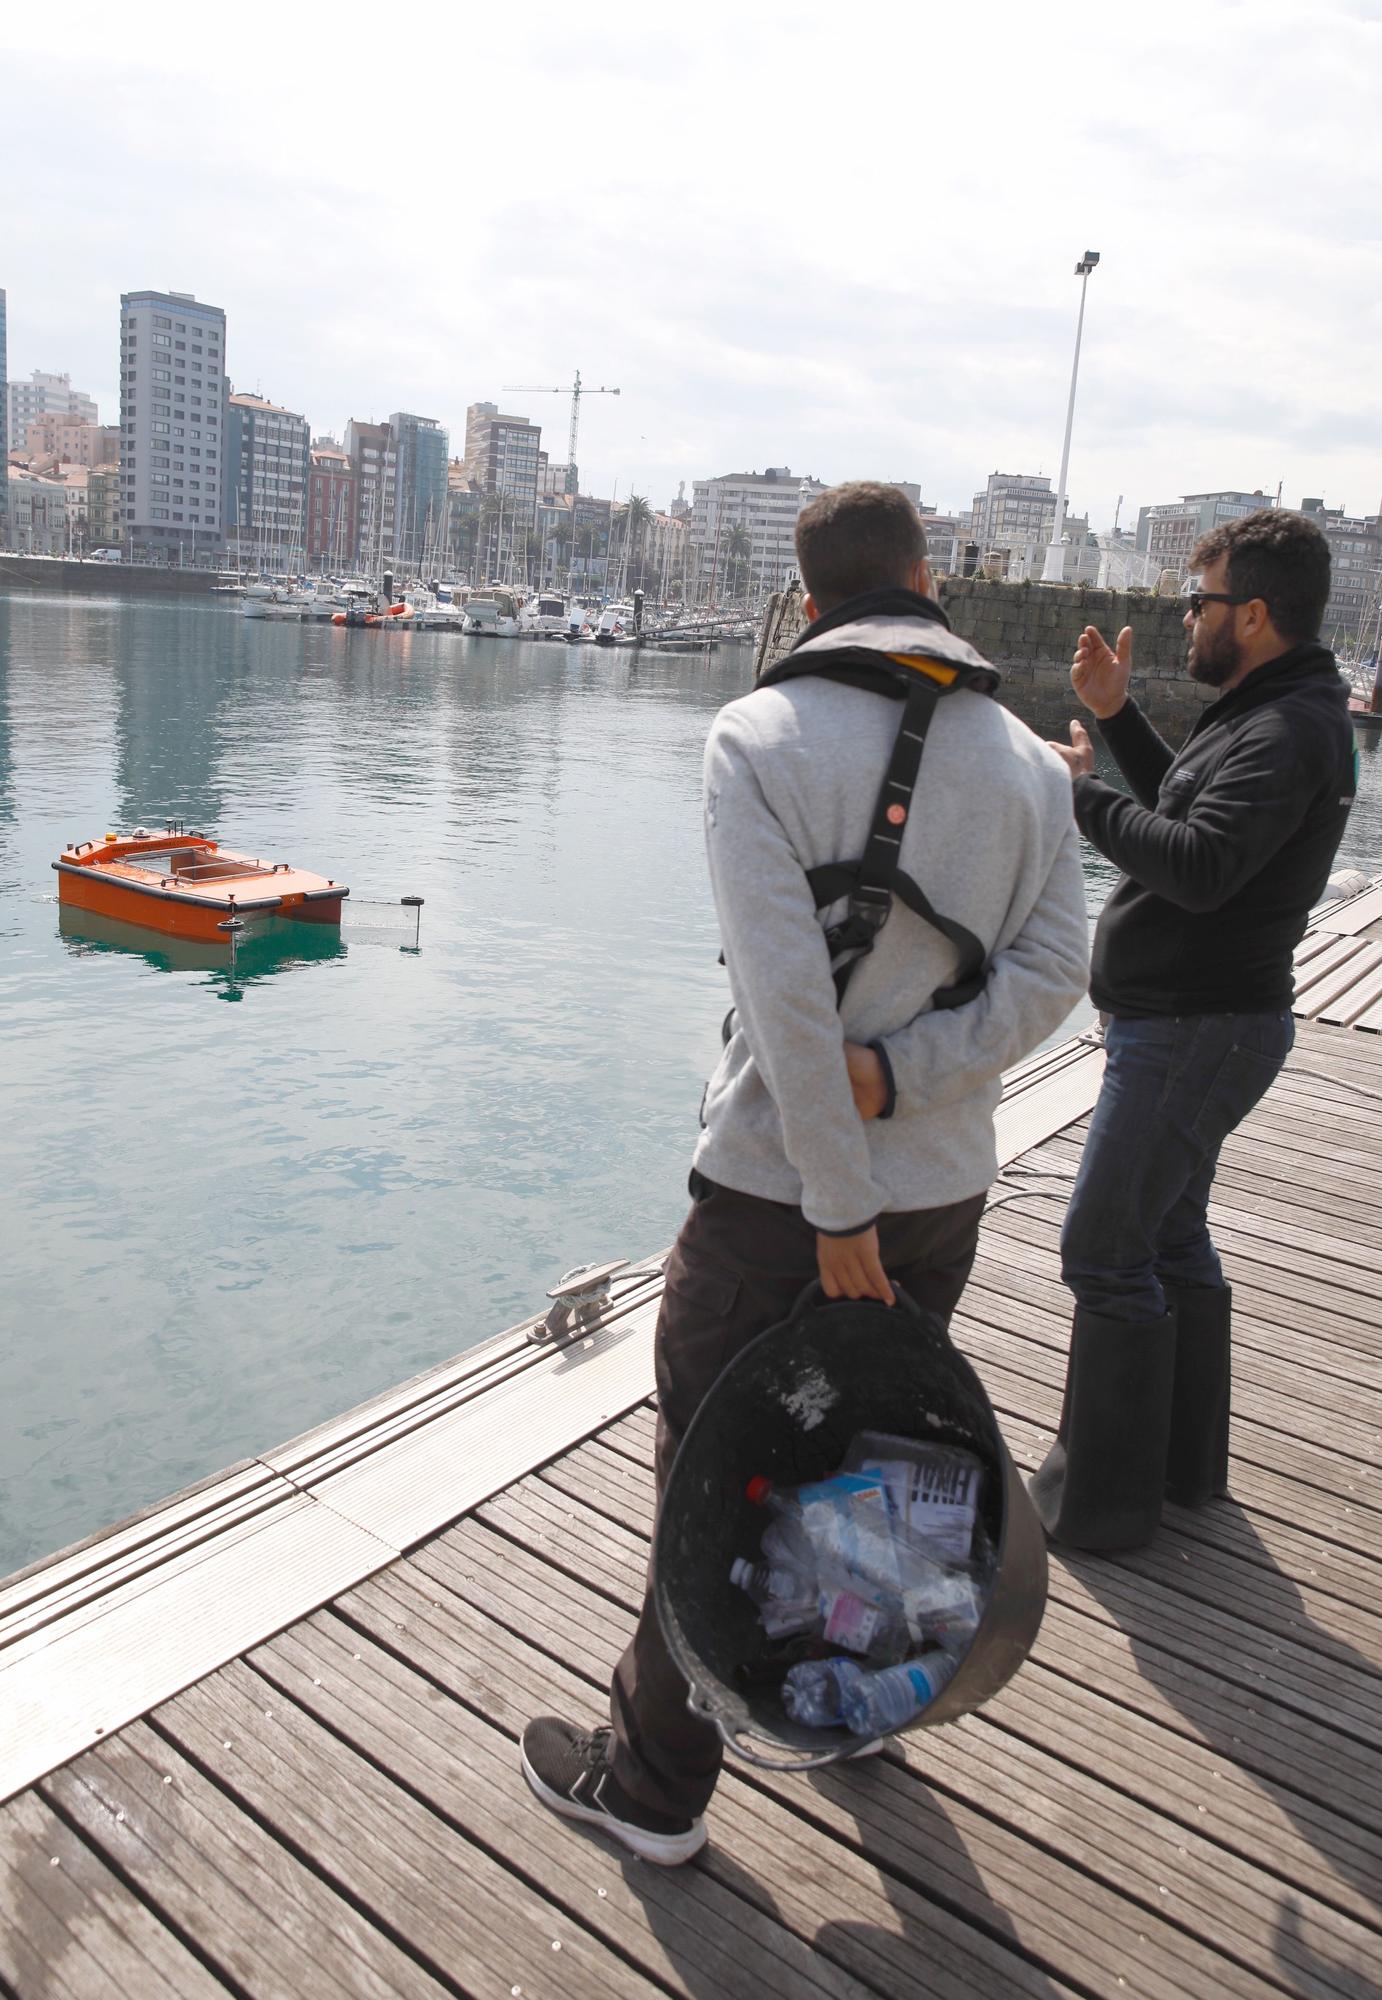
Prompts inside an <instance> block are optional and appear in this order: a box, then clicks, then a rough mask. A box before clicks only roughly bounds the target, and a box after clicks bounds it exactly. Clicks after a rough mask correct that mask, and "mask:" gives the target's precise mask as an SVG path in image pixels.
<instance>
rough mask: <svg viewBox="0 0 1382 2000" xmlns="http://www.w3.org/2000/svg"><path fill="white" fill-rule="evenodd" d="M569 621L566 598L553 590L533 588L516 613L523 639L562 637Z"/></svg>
mask: <svg viewBox="0 0 1382 2000" xmlns="http://www.w3.org/2000/svg"><path fill="white" fill-rule="evenodd" d="M569 623H570V617H569V613H568V612H567V608H566V599H565V598H564V597H562V596H560V595H559V594H558V593H557V592H556V591H554V590H535V591H534V592H533V594H532V596H531V597H530V598H528V599H527V601H526V602H525V604H524V606H523V609H522V610H521V611H520V612H519V614H518V630H519V634H520V636H521V637H522V638H524V639H564V638H565V637H566V633H567V628H568V625H569Z"/></svg>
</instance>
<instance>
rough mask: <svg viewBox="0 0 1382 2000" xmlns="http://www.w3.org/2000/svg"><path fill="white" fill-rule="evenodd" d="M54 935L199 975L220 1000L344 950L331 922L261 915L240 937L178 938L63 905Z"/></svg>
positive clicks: (88, 949)
mask: <svg viewBox="0 0 1382 2000" xmlns="http://www.w3.org/2000/svg"><path fill="white" fill-rule="evenodd" d="M58 933H59V935H60V936H61V937H62V939H63V941H64V943H65V944H66V945H67V948H68V950H69V951H70V952H71V953H72V955H73V957H74V958H83V957H85V956H86V955H87V954H89V953H92V952H104V951H112V952H120V953H123V954H124V955H125V956H126V957H133V958H138V959H141V960H142V961H143V963H144V964H145V965H146V966H147V967H148V968H149V970H150V971H151V972H200V973H204V974H205V975H206V977H205V978H204V979H202V980H201V981H199V982H198V983H199V984H201V985H202V986H206V987H209V988H210V989H211V990H212V991H213V992H214V993H215V994H216V997H217V998H218V999H220V1000H239V999H241V998H242V997H243V994H244V990H245V988H246V987H247V986H254V985H255V984H257V983H258V981H260V980H262V979H268V978H269V977H270V976H271V975H272V974H273V973H275V972H286V971H289V970H290V969H291V968H292V967H294V966H303V965H320V964H322V963H323V962H324V961H326V960H329V959H334V958H341V957H343V956H344V955H345V950H346V945H345V941H344V939H343V938H342V936H341V933H340V931H339V930H337V929H336V927H335V925H334V924H300V923H294V922H292V921H291V920H290V919H287V918H280V917H266V918H262V919H261V920H259V921H258V922H256V923H251V924H247V925H246V927H245V931H244V934H243V936H241V937H238V938H234V939H229V938H228V939H219V938H218V939H215V940H211V939H205V938H179V937H170V936H168V934H167V933H166V932H164V931H151V930H144V929H142V928H141V927H140V926H139V925H137V924H124V923H121V922H120V921H119V920H118V919H117V918H115V917H104V916H101V915H100V914H99V913H98V912H97V911H95V910H76V909H73V908H71V907H70V906H69V905H67V904H59V906H58ZM409 935H410V938H411V933H410V934H409Z"/></svg>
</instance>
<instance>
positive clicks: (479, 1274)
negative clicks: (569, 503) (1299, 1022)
mask: <svg viewBox="0 0 1382 2000" xmlns="http://www.w3.org/2000/svg"><path fill="white" fill-rule="evenodd" d="M750 675H751V664H750V660H749V656H748V653H747V651H746V650H742V649H734V650H729V651H724V652H721V653H717V654H714V655H712V656H711V657H710V658H708V659H707V658H703V657H678V656H675V655H663V656H645V657H643V658H641V659H634V658H633V657H632V656H631V655H629V654H628V653H619V652H613V653H611V652H606V651H600V650H596V649H594V648H585V647H570V648H568V647H566V646H560V645H547V646H534V645H522V644H515V643H506V642H498V641H494V640H489V641H484V640H481V641H474V642H472V641H469V640H463V639H458V638H456V637H453V636H451V635H448V634H442V633H436V634H428V633H406V634H404V633H398V634H390V635H389V637H388V638H387V639H381V638H379V637H377V636H376V635H375V634H374V633H373V632H369V631H357V632H351V631H341V630H333V629H331V628H325V629H322V628H317V627H311V626H300V625H291V626H290V625H282V626H276V625H274V624H273V623H272V622H271V621H269V620H257V621H256V620H245V619H242V618H240V617H239V616H238V615H237V614H236V612H235V611H234V609H233V608H229V607H225V606H222V605H208V604H199V603H195V602H166V603H165V602H154V603H148V604H137V603H133V602H128V601H119V600H110V601H101V600H96V599H54V600H49V601H46V602H45V601H42V600H38V599H34V598H28V597H21V596H15V597H13V598H11V599H8V600H6V599H4V598H0V1035H2V1036H3V1054H2V1055H0V1180H2V1181H3V1185H4V1188H5V1196H6V1198H5V1206H4V1209H3V1211H0V1215H2V1216H3V1221H0V1229H3V1232H4V1239H3V1256H4V1271H5V1288H6V1290H5V1296H6V1306H7V1315H6V1329H5V1330H6V1345H5V1348H4V1351H3V1361H0V1371H2V1375H0V1574H3V1573H4V1572H5V1571H7V1570H8V1569H10V1568H12V1567H14V1566H15V1565H17V1564H18V1563H20V1562H22V1561H24V1560H27V1559H29V1558H30V1557H34V1556H38V1555H40V1554H42V1553H44V1552H46V1551H47V1550H49V1549H52V1548H54V1547H56V1546H58V1545H59V1544H61V1543H63V1542H65V1541H68V1540H71V1539H73V1538H75V1537H77V1536H79V1535H82V1534H86V1533H88V1532H90V1531H91V1530H93V1529H95V1528H97V1527H99V1526H101V1525H102V1524H103V1523H105V1522H109V1521H113V1520H116V1519H118V1518H119V1517H120V1516H122V1515H124V1514H126V1513H128V1512H130V1511H131V1510H132V1509H134V1508H136V1507H139V1506H142V1505H144V1504H146V1503H148V1502H150V1501H153V1500H155V1499H157V1498H158V1497H159V1496H160V1495H162V1494H164V1493H167V1492H170V1491H172V1490H174V1489H175V1488H177V1487H179V1486H181V1485H184V1484H186V1483H188V1482H189V1481H191V1480H193V1479H195V1478H199V1477H201V1476H203V1475H205V1474H207V1473H209V1472H212V1471H214V1470H216V1469H217V1468H218V1467H219V1466H222V1465H225V1464H227V1463H229V1462H231V1461H233V1460H234V1459H236V1458H239V1457H244V1456H248V1455H250V1454H252V1453H255V1452H259V1451H263V1450H265V1449H266V1448H268V1447H271V1446H273V1445H275V1444H278V1443H280V1442H281V1441H282V1440H283V1439H285V1438H287V1437H290V1436H292V1435H293V1434H294V1433H295V1432H298V1431H301V1430H305V1429H307V1428H308V1427H309V1426H310V1425H312V1424H314V1423H316V1422H318V1421H320V1420H321V1419H323V1418H325V1417H327V1416H329V1415H331V1414H333V1413H335V1412H337V1411H339V1410H342V1409H345V1408H346V1407H348V1406H349V1405H350V1404H352V1403H354V1402H357V1401H359V1400H360V1399H361V1398H363V1397H366V1396H369V1395H371V1394H373V1393H375V1392H376V1391H378V1390H381V1389H384V1388H386V1387H388V1386H389V1385H391V1384H392V1383H395V1382H398V1381H400V1380H402V1379H404V1378H405V1377H407V1376H408V1375H411V1374H413V1373H415V1372H416V1371H417V1370H419V1369H421V1368H423V1367H425V1366H427V1365H428V1364H429V1363H430V1362H433V1361H436V1360H439V1359H441V1358H444V1357H445V1356H447V1355H449V1354H453V1353H455V1352H456V1351H457V1350H459V1349H461V1348H463V1347H465V1346H466V1345H468V1344H469V1343H471V1342H473V1341H475V1340H477V1339H481V1338H484V1337H485V1336H487V1335H488V1334H490V1333H492V1332H494V1331H496V1330H497V1329H499V1328H501V1327H503V1326H506V1325H510V1324H512V1323H513V1322H514V1321H515V1320H518V1319H520V1318H522V1317H524V1316H525V1315H526V1314H527V1313H529V1312H531V1311H535V1310H536V1309H537V1308H538V1307H539V1306H540V1305H541V1304H542V1302H543V1294H544V1293H545V1291H546V1288H547V1287H548V1285H550V1284H551V1283H552V1282H553V1280H554V1278H555V1277H557V1276H558V1275H559V1274H560V1273H561V1272H562V1271H563V1270H566V1269H568V1268H569V1267H570V1266H571V1265H573V1264H577V1263H588V1262H595V1261H599V1260H601V1259H603V1258H607V1257H614V1256H621V1255H624V1256H640V1255H643V1254H645V1253H647V1252H649V1251H651V1250H654V1249H657V1248H659V1247H660V1246H662V1245H664V1244H666V1243H667V1242H668V1241H670V1239H671V1237H672V1235H673V1233H674V1232H675V1229H676V1227H677V1224H678V1222H679V1221H680V1218H681V1213H682V1210H683V1208H684V1203H685V1184H686V1166H687V1160H688V1157H689V1153H690V1149H691V1145H692V1143H693V1140H694V1136H695V1130H696V1111H697V1106H698V1104H699V1101H700V1093H701V1085H702V1082H703V1080H704V1078H705V1075H706V1074H707V1072H708V1071H709V1069H710V1068H712V1067H713V1065H714V1062H715V1060H716V1056H717V1052H718V1030H719V1022H720V1019H721V1017H722V1015H723V1013H724V1009H725V1006H726V994H725V984H724V974H723V972H722V971H721V970H720V968H719V967H718V966H717V964H716V957H717V953H718V949H719V944H718V939H717V936H716V931H715V923H714V915H713V911H712V908H711V904H710V897H709V889H708V885H707V882H706V875H705V866H704V859H703V851H702V837H701V822H700V769H701V752H702V747H703V745H704V741H705V734H706V729H707V727H708V725H709V722H710V719H711V717H712V715H713V714H714V712H715V711H716V709H718V708H719V707H720V706H721V705H722V704H723V703H724V702H726V701H728V700H729V699H731V698H732V697H733V696H734V695H736V694H739V693H742V692H743V691H744V690H745V689H746V688H747V686H748V685H749V680H750ZM1377 747H1378V746H1377V745H1376V743H1375V742H1374V743H1371V744H1366V745H1364V748H1363V753H1362V763H1363V783H1362V792H1361V795H1360V800H1359V806H1358V809H1357V811H1356V812H1355V814H1354V818H1353V823H1352V825H1351V826H1350V829H1349V835H1348V839H1347V842H1346V846H1345V858H1346V859H1347V860H1349V861H1351V862H1354V863H1355V864H1357V865H1359V866H1363V867H1366V868H1369V869H1370V870H1371V871H1377V870H1382V765H1379V762H1378V758H1377ZM169 818H174V819H181V820H184V821H185V822H186V823H187V824H188V825H192V826H199V827H207V828H209V830H210V831H212V832H213V833H215V834H218V835H220V836H221V837H223V838H224V839H225V840H227V841H228V842H229V843H230V844H231V845H232V846H234V847H235V848H237V849H244V850H249V851H252V852H257V853H264V854H271V855H276V856H291V857H293V858H295V859H297V860H299V861H301V862H302V863H303V864H304V865H305V866H309V867H312V868H314V869H315V870H318V871H319V872H320V873H322V874H323V875H326V876H330V877H334V878H335V879H336V880H338V881H340V880H344V881H347V882H349V883H350V885H351V891H352V895H351V901H350V902H349V903H348V904H347V905H346V912H345V917H346V927H345V930H344V933H343V935H342V936H338V935H337V934H336V933H335V932H334V931H331V930H324V931H323V930H321V929H319V928H318V927H305V926H304V927H297V926H286V925H285V926H283V927H282V928H283V930H284V932H285V933H288V932H291V935H284V936H282V937H278V936H275V935H273V934H272V933H267V932H266V933H264V934H258V935H257V934H256V933H254V932H250V933H249V934H247V936H246V937H245V938H244V940H243V941H242V942H241V944H240V945H239V947H238V950H237V954H236V963H235V967H234V974H233V977H232V974H231V967H230V964H229V954H228V952H227V953H225V954H224V955H223V956H222V957H220V958H217V957H214V956H212V955H210V953H209V954H208V955H207V956H204V957H203V956H196V957H188V956H186V955H185V954H187V953H188V952H194V953H196V952H199V948H198V947H189V946H186V945H184V944H182V943H180V942H178V941H174V940H170V939H168V938H166V937H163V936H161V935H144V936H138V937H137V936H136V935H135V934H134V933H130V932H126V931H124V930H123V929H120V930H119V933H118V935H117V930H116V929H115V928H112V929H110V930H107V929H106V928H105V927H104V926H102V927H100V928H99V929H98V928H97V923H96V920H95V919H92V918H90V917H87V916H84V915H78V914H77V913H75V912H60V910H59V907H58V904H57V901H56V895H55V888H56V877H55V876H54V874H53V873H52V868H51V863H52V861H53V859H54V857H55V856H56V855H57V854H58V853H59V852H60V851H61V849H62V847H63V846H64V845H65V844H66V843H67V842H68V841H70V840H73V839H79V838H89V837H90V836H91V835H93V834H99V833H100V832H103V831H104V830H105V829H106V828H107V827H108V826H113V825H125V826H132V825H136V824H144V825H155V826H158V825H162V824H163V823H164V821H165V820H167V819H169ZM1087 881H1088V884H1089V893H1090V903H1091V908H1092V909H1095V908H1097V907H1098V904H1099V903H1100V902H1101V901H1102V898H1103V895H1104V893H1105V891H1106V888H1107V883H1108V872H1107V871H1106V870H1103V869H1102V866H1101V864H1099V863H1098V862H1097V861H1095V860H1093V859H1091V860H1090V863H1089V867H1088V871H1087ZM408 894H416V895H420V896H423V897H425V899H426V910H425V913H424V921H423V925H422V940H421V943H422V948H421V951H420V952H413V951H412V950H410V949H407V948H406V947H409V946H411V944H412V913H411V912H408V913H406V914H405V913H401V912H400V908H399V903H398V899H399V898H400V897H401V896H404V895H408ZM372 898H374V899H378V900H379V902H381V903H387V904H389V906H390V908H389V911H388V912H382V913H381V912H379V911H378V910H375V911H371V909H370V907H369V905H370V899H372ZM376 920H377V921H378V922H380V923H384V922H386V921H387V922H392V924H393V925H394V928H392V929H391V930H386V931H383V932H381V934H380V935H379V936H378V937H375V936H374V935H373V934H372V933H373V929H374V924H375V921H376ZM400 947H404V948H403V949H400ZM216 949H217V948H216V947H212V948H211V952H212V953H214V952H215V950H216ZM234 995H238V996H240V1004H238V1005H236V1006H235V1007H234V1008H233V1009H230V1010H228V1009H226V1008H225V1007H223V1006H221V1005H218V1004H212V1003H215V1002H220V1001H223V1000H227V999H230V998H232V997H233V996H234Z"/></svg>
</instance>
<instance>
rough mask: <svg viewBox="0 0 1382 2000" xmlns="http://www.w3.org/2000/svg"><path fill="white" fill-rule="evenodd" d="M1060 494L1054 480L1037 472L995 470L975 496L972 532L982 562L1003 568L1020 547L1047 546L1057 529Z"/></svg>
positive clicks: (971, 519)
mask: <svg viewBox="0 0 1382 2000" xmlns="http://www.w3.org/2000/svg"><path fill="white" fill-rule="evenodd" d="M1055 521H1056V496H1055V494H1054V493H1053V492H1052V491H1051V482H1050V480H1049V479H1047V478H1045V477H1044V476H1043V475H1042V474H1040V473H1035V472H991V473H990V474H989V476H988V481H987V484H986V485H985V487H984V490H983V492H982V493H976V494H975V496H974V505H973V507H972V508H971V510H970V517H969V536H970V540H971V541H973V542H976V543H977V544H978V549H979V561H980V563H982V564H984V565H986V566H990V567H992V566H993V565H994V564H995V563H996V564H997V566H998V568H999V569H1000V570H1001V569H1003V568H1005V567H1006V566H1007V560H1008V558H1009V557H1010V556H1012V555H1014V554H1015V553H1016V552H1018V551H1024V552H1025V550H1026V549H1027V548H1028V547H1030V546H1033V545H1039V546H1041V547H1042V548H1045V546H1046V544H1047V543H1048V542H1049V541H1050V539H1051V536H1052V534H1053V533H1054V531H1055Z"/></svg>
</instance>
